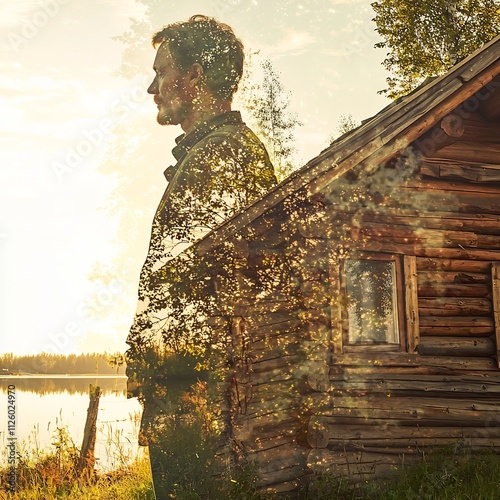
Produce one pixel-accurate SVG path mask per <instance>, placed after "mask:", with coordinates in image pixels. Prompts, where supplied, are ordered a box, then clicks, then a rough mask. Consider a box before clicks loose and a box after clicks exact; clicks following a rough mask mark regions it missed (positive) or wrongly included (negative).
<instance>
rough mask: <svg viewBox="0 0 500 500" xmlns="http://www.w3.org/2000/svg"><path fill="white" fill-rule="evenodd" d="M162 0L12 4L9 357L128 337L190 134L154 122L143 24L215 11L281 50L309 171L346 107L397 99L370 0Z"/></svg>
mask: <svg viewBox="0 0 500 500" xmlns="http://www.w3.org/2000/svg"><path fill="white" fill-rule="evenodd" d="M151 3H155V2H151V1H149V2H148V1H147V0H143V1H134V0H17V1H16V2H13V1H12V0H8V1H7V0H0V8H1V16H0V214H1V215H0V297H1V310H0V354H2V353H6V352H13V353H14V354H18V355H20V354H36V353H39V352H50V353H56V354H67V353H71V352H75V353H78V352H102V351H104V350H107V351H108V352H109V351H123V350H124V349H125V348H126V345H125V338H126V336H127V330H128V327H129V326H130V324H131V322H132V318H133V314H134V311H135V299H136V290H137V281H138V275H139V271H140V265H141V264H142V262H143V261H144V258H145V256H146V251H147V244H148V237H149V228H150V222H151V218H152V215H153V212H154V210H155V208H156V205H157V203H158V201H159V198H160V196H161V193H162V191H163V190H164V188H165V180H164V178H163V174H162V172H163V170H164V169H165V168H166V166H168V165H169V164H170V163H172V162H173V157H172V156H171V149H172V147H173V145H174V138H175V137H176V136H177V135H179V134H180V133H181V132H182V131H181V129H180V128H177V127H161V126H159V125H158V124H157V123H156V106H155V104H154V103H153V101H152V97H151V96H149V95H148V94H147V93H146V89H147V87H148V84H149V82H150V80H151V79H152V77H153V72H152V69H151V67H152V64H153V59H154V49H153V48H152V47H151V45H150V42H149V40H147V38H145V39H142V38H141V37H138V36H137V33H139V32H140V31H141V29H142V30H143V31H144V30H146V32H147V30H149V29H150V27H151V29H153V30H155V29H159V28H161V27H162V26H163V25H165V24H169V23H171V22H176V21H180V20H186V19H188V18H189V17H190V16H191V15H194V14H206V15H211V16H215V17H216V18H218V19H219V20H221V21H223V22H225V23H227V24H229V25H230V26H232V28H233V29H234V31H235V33H236V34H237V36H238V37H239V38H240V39H241V40H242V41H243V43H244V45H245V47H246V49H247V50H248V51H252V52H258V57H261V58H263V57H267V58H269V59H271V61H272V63H273V66H274V68H275V69H276V71H278V73H279V75H280V78H281V82H282V83H283V85H284V87H285V88H286V89H287V91H289V92H290V100H291V104H290V110H291V111H292V112H295V113H296V114H297V116H298V118H299V119H300V120H301V121H302V123H303V126H302V127H300V128H299V129H298V130H297V132H296V139H297V140H296V144H295V145H296V149H297V151H296V154H295V160H294V161H295V163H296V165H297V167H299V166H301V165H303V164H304V163H306V162H307V161H308V160H310V159H311V158H313V157H315V156H316V155H318V154H319V153H320V152H321V151H322V150H323V149H324V148H325V147H326V146H327V145H328V140H329V137H331V136H332V135H335V133H336V129H337V127H338V125H339V119H340V117H341V116H342V115H349V114H350V115H352V117H353V118H354V119H355V120H356V121H358V122H359V121H361V120H363V119H365V118H368V117H370V116H372V115H374V114H375V113H377V112H378V111H379V110H380V109H382V108H383V107H385V106H386V105H387V104H388V100H387V99H386V98H385V97H383V96H381V95H379V94H377V91H379V90H381V89H383V88H385V78H386V77H387V76H388V75H387V73H386V71H385V69H384V68H383V67H382V65H381V63H382V60H383V58H384V56H385V54H384V51H383V50H381V49H375V48H374V44H375V43H376V42H377V41H379V38H378V35H377V34H376V32H375V31H374V28H375V25H374V23H373V22H372V21H371V20H372V18H373V17H374V13H373V11H372V9H371V7H370V1H365V0H308V1H307V2H306V1H303V2H300V1H295V0H275V1H272V2H269V1H266V2H264V0H205V1H201V0H183V1H182V2H171V1H165V2H160V6H155V7H154V8H153V9H151V10H148V8H147V7H148V5H147V4H151ZM134 27H135V28H137V27H139V28H137V29H135V30H134V29H132V28H134ZM127 33H128V35H129V36H125V38H124V37H123V36H124V35H126V34H127ZM150 34H152V33H148V37H149V35H150ZM117 37H118V38H117ZM120 37H121V39H120ZM243 117H244V119H245V115H243ZM103 270H104V271H103ZM99 277H103V279H98V278H99Z"/></svg>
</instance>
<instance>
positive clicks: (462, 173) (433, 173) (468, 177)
mask: <svg viewBox="0 0 500 500" xmlns="http://www.w3.org/2000/svg"><path fill="white" fill-rule="evenodd" d="M495 167H497V165H495ZM420 173H421V174H422V175H425V176H427V177H434V178H437V179H457V180H461V181H470V182H500V169H498V168H488V167H487V166H479V165H477V166H476V165H466V164H455V165H450V164H445V163H443V164H429V163H427V164H426V163H424V164H423V165H421V166H420Z"/></svg>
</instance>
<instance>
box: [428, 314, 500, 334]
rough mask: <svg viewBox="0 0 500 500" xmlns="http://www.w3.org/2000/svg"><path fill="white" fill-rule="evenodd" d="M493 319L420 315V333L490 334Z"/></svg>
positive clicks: (492, 327) (492, 329)
mask: <svg viewBox="0 0 500 500" xmlns="http://www.w3.org/2000/svg"><path fill="white" fill-rule="evenodd" d="M494 328H495V326H494V324H493V319H492V318H488V317H484V316H483V317H451V316H448V317H442V316H438V317H429V316H421V317H420V334H421V335H424V336H425V335H447V336H448V335H457V336H468V335H470V336H474V337H475V336H483V337H484V336H490V335H492V334H493V331H494Z"/></svg>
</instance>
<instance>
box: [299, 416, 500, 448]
mask: <svg viewBox="0 0 500 500" xmlns="http://www.w3.org/2000/svg"><path fill="white" fill-rule="evenodd" d="M478 424H479V425H478V426H476V427H462V426H460V425H458V426H440V427H426V426H420V425H418V424H415V425H412V426H410V425H408V426H401V425H397V424H395V425H392V424H388V423H387V422H386V421H381V422H377V421H375V422H373V423H367V424H360V425H338V424H337V423H336V421H335V418H334V417H316V418H315V419H314V420H311V422H310V423H309V425H308V430H307V433H308V443H309V445H310V446H311V448H326V447H327V446H328V447H329V446H334V445H335V442H338V443H345V442H346V441H351V440H359V441H362V442H363V443H365V442H366V444H369V443H370V444H372V445H373V444H376V443H377V442H378V443H380V445H381V446H388V443H394V444H396V443H397V442H398V441H399V442H400V443H398V444H399V445H401V441H402V442H407V443H408V444H410V443H411V444H413V443H421V444H422V445H424V444H425V442H426V440H429V441H432V440H435V439H451V438H454V439H467V438H469V439H481V438H483V439H490V441H493V442H496V443H497V445H500V426H498V425H496V426H494V427H493V426H488V427H485V425H484V423H480V422H478ZM309 434H310V440H309Z"/></svg>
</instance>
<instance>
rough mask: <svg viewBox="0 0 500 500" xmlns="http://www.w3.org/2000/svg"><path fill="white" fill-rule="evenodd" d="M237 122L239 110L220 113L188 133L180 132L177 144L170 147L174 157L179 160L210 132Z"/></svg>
mask: <svg viewBox="0 0 500 500" xmlns="http://www.w3.org/2000/svg"><path fill="white" fill-rule="evenodd" d="M238 123H242V120H241V114H240V112H239V111H229V112H228V113H222V114H220V115H217V116H214V117H213V118H210V120H207V121H205V122H202V123H200V124H199V125H197V126H196V127H195V128H194V129H193V130H191V132H189V133H188V134H182V135H180V136H179V137H177V139H175V142H176V143H177V145H176V146H175V147H174V149H172V154H173V155H174V158H175V159H176V160H177V161H178V162H179V161H180V160H181V159H182V158H183V157H184V156H185V155H186V154H187V153H188V152H189V150H190V149H191V148H192V147H193V146H194V145H195V144H197V143H198V142H200V141H201V140H202V139H203V138H204V137H206V136H207V135H208V134H209V133H210V132H212V131H214V130H216V129H218V128H220V127H222V126H223V125H228V124H229V125H233V124H238Z"/></svg>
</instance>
